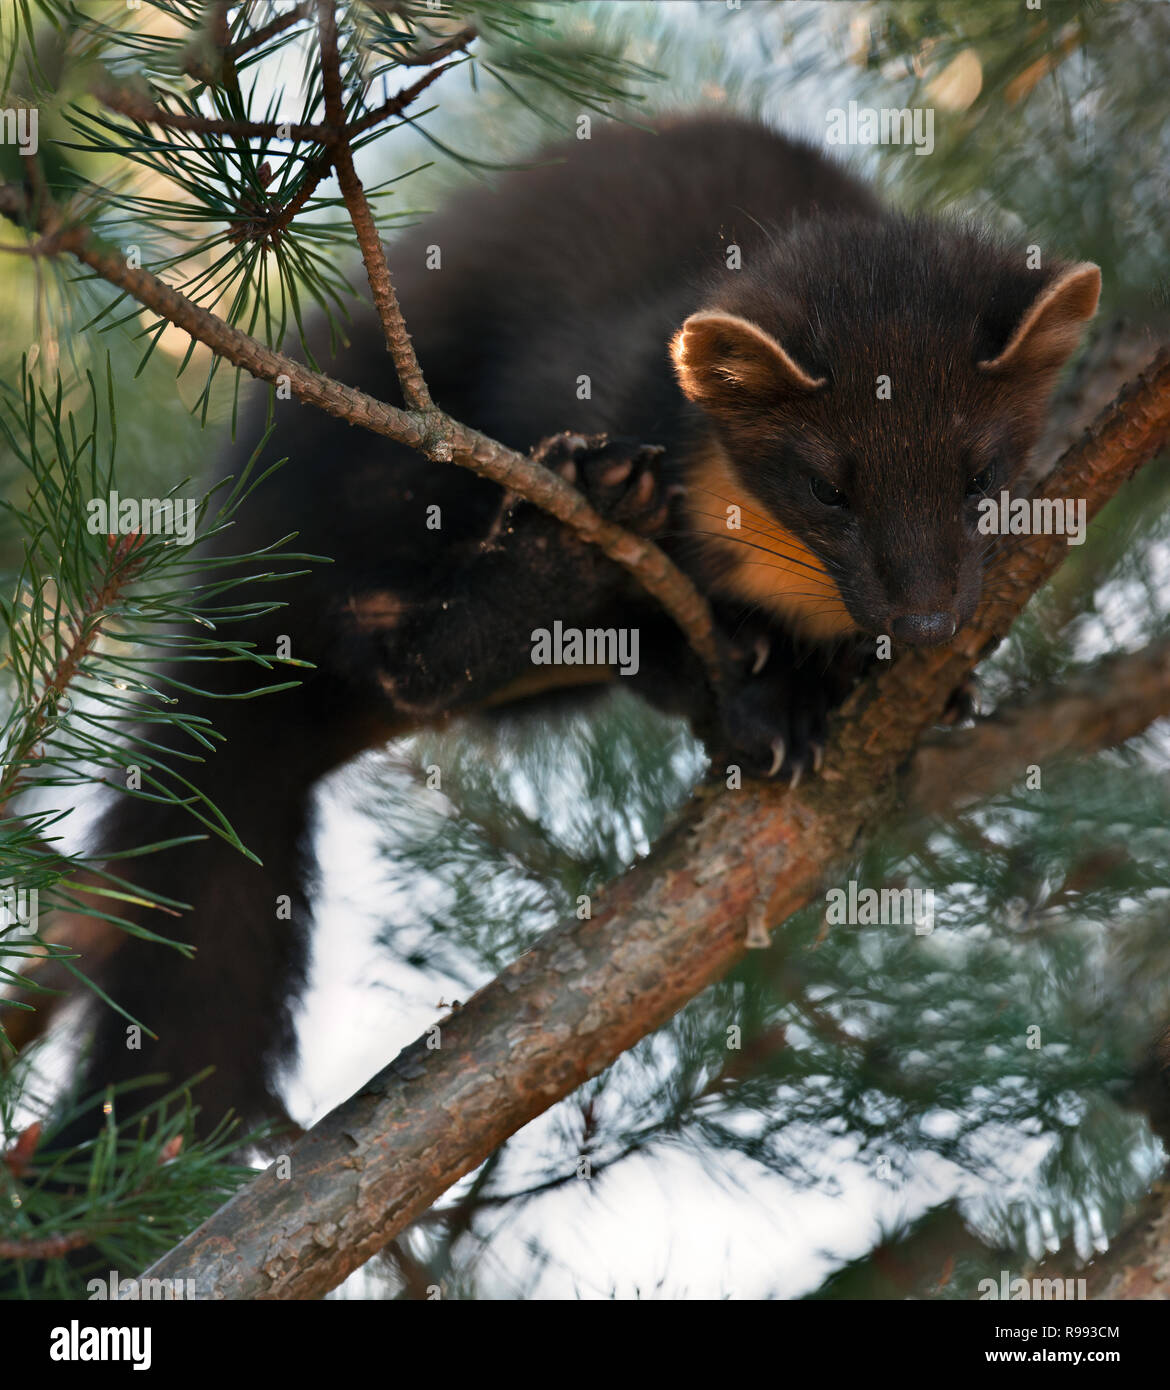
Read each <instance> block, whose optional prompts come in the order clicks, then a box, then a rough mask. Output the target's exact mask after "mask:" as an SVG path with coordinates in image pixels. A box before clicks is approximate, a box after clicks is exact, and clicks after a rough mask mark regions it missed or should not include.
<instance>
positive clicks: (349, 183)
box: [317, 0, 435, 411]
mask: <svg viewBox="0 0 1170 1390" xmlns="http://www.w3.org/2000/svg"><path fill="white" fill-rule="evenodd" d="M317 25H318V33H319V35H320V54H321V78H322V84H323V87H324V91H325V119H326V120H327V121H328V122H329V124H330V126H331V127H332V128H333V129H334V130H335V131H336V132H337V136H336V138H335V139H334V141H333V144H332V146H331V149H330V153H331V156H332V159H333V167H334V168H335V169H336V170H337V181H338V184H339V185H340V187H341V193H342V197H344V199H345V206H346V208H347V209H348V210H349V218H350V221H351V222H352V223H353V229H354V233H355V234H356V236H357V240H358V245H359V246H360V247H361V252H362V260H363V261H364V262H365V266H366V276H367V278H368V279H369V282H370V293H371V294H372V295H373V297H374V307H375V308H376V309H377V311H378V317H379V318H380V319H381V321H382V331H383V333H384V334H385V335H386V347H387V349H388V350H389V352H390V356H391V358H392V359H393V361H394V370H395V372H396V374H397V376H398V384H399V386H400V387H401V388H402V397H403V399H404V400H405V401H406V404H407V405H408V406H409V407H410V408H411V409H412V410H418V411H430V410H433V409H434V408H435V403H434V401H432V400H431V393H430V391H429V390H428V389H427V384H426V380H425V379H424V377H423V374H422V368H421V367H420V366H419V362H418V357H417V356H416V355H415V351H414V345H413V343H412V342H411V341H410V334H409V333H408V332H407V331H406V321H405V320H404V319H403V317H402V310H401V308H400V307H399V305H398V296H397V295H396V294H395V293H394V285H393V282H392V281H391V279H390V267H389V265H388V264H387V263H386V252H385V250H384V248H383V246H382V239H381V237H380V236H379V235H378V228H377V226H376V224H375V222H374V214H373V213H372V212H371V211H370V204H369V202H368V200H367V198H366V193H365V189H364V188H363V187H362V183H361V180H360V179H359V178H358V174H357V169H356V168H355V167H354V162H353V152H352V150H351V149H350V146H349V139H348V137H347V135H346V133H345V119H344V104H343V99H342V90H341V59H340V55H339V54H338V51H337V13H336V9H335V7H334V4H333V0H318V5H317Z"/></svg>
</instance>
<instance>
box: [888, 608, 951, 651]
mask: <svg viewBox="0 0 1170 1390" xmlns="http://www.w3.org/2000/svg"><path fill="white" fill-rule="evenodd" d="M956 626H957V624H956V622H955V615H954V614H953V613H907V614H905V615H904V616H903V617H901V618H895V619H894V621H893V623H892V624H891V629H892V631H893V634H894V641H895V642H909V643H910V644H911V645H912V646H915V647H936V646H938V644H939V643H940V642H949V641H950V640H951V638H952V637H953V636H954V635H955V628H956Z"/></svg>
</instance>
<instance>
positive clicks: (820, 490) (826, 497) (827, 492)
mask: <svg viewBox="0 0 1170 1390" xmlns="http://www.w3.org/2000/svg"><path fill="white" fill-rule="evenodd" d="M808 486H809V491H810V492H811V493H812V495H813V496H814V497H815V498H816V499H817V501H818V502H821V503H823V504H824V505H825V506H826V507H844V506H845V505H846V503H847V502H848V500H849V499H848V498H847V497H846V496H845V494H844V493H843V492H842V491H841V489H840V488H837V487H834V486H833V484H832V483H827V482H825V480H824V478H818V477H817V476H816V475H815V474H814V475H813V476H812V477H811V478H810V479H809V480H808Z"/></svg>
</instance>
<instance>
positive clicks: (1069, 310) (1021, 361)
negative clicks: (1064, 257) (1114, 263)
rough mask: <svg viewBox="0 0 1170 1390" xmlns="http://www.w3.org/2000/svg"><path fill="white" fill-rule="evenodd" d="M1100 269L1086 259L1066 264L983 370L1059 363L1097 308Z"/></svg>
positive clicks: (1035, 368) (1044, 367)
mask: <svg viewBox="0 0 1170 1390" xmlns="http://www.w3.org/2000/svg"><path fill="white" fill-rule="evenodd" d="M1100 296H1101V272H1100V270H1098V269H1097V267H1096V266H1095V265H1091V264H1090V263H1089V262H1088V261H1081V262H1080V263H1079V264H1077V265H1070V266H1066V267H1065V268H1064V269H1063V270H1062V271H1060V272H1059V273H1058V274H1057V275H1056V277H1055V278H1054V279H1053V280H1051V281H1050V282H1049V283H1048V284H1047V285H1045V287H1044V288H1043V289H1042V290H1041V291H1040V293H1039V294H1038V295H1037V296H1036V298H1035V299H1034V300H1033V301H1032V303H1031V304H1030V305H1029V306H1028V308H1027V310H1026V311H1025V313H1024V317H1023V318H1022V319H1021V320H1020V321H1019V323H1018V324H1017V325H1016V329H1015V332H1014V333H1013V334H1012V336H1011V337H1010V338H1009V339H1008V342H1007V346H1006V347H1005V348H1004V350H1003V351H1002V352H1001V353H1000V354H999V355H998V357H993V358H991V359H990V360H988V361H985V362H980V363H979V369H980V371H984V372H1008V371H1021V372H1043V371H1050V370H1051V369H1052V368H1054V367H1059V366H1061V365H1062V364H1063V363H1064V362H1065V361H1066V360H1067V359H1068V357H1069V356H1071V354H1072V352H1073V349H1074V348H1075V347H1076V345H1077V343H1078V342H1080V338H1081V325H1082V324H1083V323H1084V322H1085V320H1086V319H1091V318H1092V317H1093V315H1094V314H1095V313H1096V312H1097V300H1098V299H1099V298H1100Z"/></svg>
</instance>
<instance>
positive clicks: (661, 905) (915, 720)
mask: <svg viewBox="0 0 1170 1390" xmlns="http://www.w3.org/2000/svg"><path fill="white" fill-rule="evenodd" d="M1168 437H1170V350H1166V351H1163V352H1162V353H1161V354H1159V356H1158V357H1157V358H1156V359H1155V360H1154V362H1153V363H1151V364H1150V367H1149V369H1148V371H1147V372H1146V373H1145V374H1144V375H1143V377H1142V378H1140V379H1139V380H1138V381H1136V382H1134V383H1132V384H1131V385H1130V386H1129V387H1127V388H1126V389H1125V390H1124V391H1123V392H1122V393H1121V394H1120V395H1119V397H1118V398H1117V400H1116V401H1115V402H1114V403H1113V404H1112V405H1111V406H1110V407H1109V408H1108V409H1107V410H1106V411H1105V412H1103V413H1102V415H1101V416H1100V417H1099V418H1098V420H1097V422H1096V424H1095V426H1094V428H1093V429H1092V430H1091V431H1090V432H1089V433H1088V434H1087V435H1086V436H1085V438H1084V439H1083V440H1082V441H1081V442H1080V443H1079V444H1078V445H1076V446H1074V448H1073V449H1071V450H1070V451H1069V452H1068V453H1067V454H1066V456H1065V457H1064V459H1063V460H1062V463H1061V466H1060V467H1059V468H1058V469H1057V470H1056V472H1055V473H1054V474H1053V475H1052V477H1051V478H1050V479H1049V480H1048V481H1047V483H1046V485H1045V488H1044V489H1043V491H1044V493H1045V495H1051V496H1074V497H1084V498H1085V499H1086V502H1087V506H1088V512H1089V515H1090V516H1091V515H1093V514H1095V513H1096V512H1097V511H1098V510H1099V509H1100V507H1101V506H1102V505H1104V503H1105V502H1106V501H1107V500H1108V499H1109V497H1111V496H1112V495H1113V494H1114V493H1115V492H1116V491H1117V489H1118V488H1119V487H1120V486H1121V485H1122V483H1123V482H1124V481H1125V480H1126V479H1127V478H1128V477H1129V476H1131V475H1132V474H1133V473H1134V472H1135V471H1136V470H1137V469H1138V468H1139V467H1140V466H1141V465H1142V464H1143V463H1144V462H1146V461H1147V460H1148V459H1149V458H1150V457H1152V456H1153V454H1154V453H1155V452H1156V451H1157V450H1158V449H1159V448H1160V447H1161V446H1162V445H1163V444H1164V443H1165V441H1166V439H1167V438H1168ZM1064 548H1065V543H1064V538H1063V537H1058V536H1051V535H1048V536H1044V535H1040V536H1028V537H1014V538H1011V540H1010V541H1009V542H1008V543H1007V544H1006V545H1005V546H1004V548H1003V550H1002V551H1001V552H1000V554H999V555H998V557H997V558H996V560H995V561H994V562H993V565H992V568H991V571H990V573H989V582H988V592H987V596H986V598H985V600H984V602H983V604H982V605H981V608H980V611H979V613H978V614H977V615H976V619H975V621H974V623H973V624H972V625H971V626H970V628H968V629H967V630H966V631H965V632H964V633H962V634H960V636H959V638H957V639H956V641H955V642H954V643H953V644H952V645H951V646H950V647H948V648H941V649H932V650H918V651H913V652H910V653H908V654H907V655H905V656H903V657H901V658H899V659H898V660H897V661H896V662H895V663H894V664H893V665H892V667H891V668H890V669H889V670H888V671H886V672H884V673H883V674H881V675H880V676H878V677H877V678H876V679H873V680H870V681H868V682H866V683H865V685H864V686H862V687H861V688H859V690H858V691H857V692H856V693H855V695H854V696H853V697H852V698H851V699H850V701H849V702H848V705H847V706H846V709H845V710H844V711H843V713H842V715H841V717H840V719H839V721H838V725H837V728H836V731H835V734H834V737H833V739H832V740H831V743H830V747H829V750H828V752H827V754H826V762H825V774H826V775H825V776H824V777H823V778H822V779H820V780H818V781H817V782H815V783H813V784H811V785H806V786H804V787H802V788H801V789H800V791H799V792H796V793H792V792H786V791H783V790H781V789H778V788H776V787H773V786H764V785H748V786H745V787H743V788H742V789H740V790H737V791H734V792H722V791H710V790H708V791H707V792H706V793H705V794H703V795H700V796H699V797H697V798H696V799H695V801H694V802H692V804H691V805H690V806H689V807H688V808H687V809H686V811H685V812H684V814H683V815H682V817H681V819H680V821H679V823H678V824H677V825H676V826H675V827H674V829H673V830H672V831H671V832H670V833H669V834H668V835H666V836H665V837H664V838H663V840H662V841H661V842H660V843H659V844H658V845H657V846H656V848H655V850H654V851H653V852H652V854H651V855H650V856H649V857H648V858H647V859H645V860H643V861H642V862H641V863H639V864H638V865H637V866H635V867H634V868H633V869H632V870H631V871H630V872H629V873H628V874H626V875H625V877H623V878H622V879H620V880H619V881H618V882H616V883H615V884H613V885H612V886H611V887H610V888H608V889H607V890H606V891H605V893H604V894H602V895H600V896H599V898H598V899H597V900H596V901H595V903H594V905H593V906H594V915H593V917H592V919H591V920H589V921H584V922H577V921H568V922H565V923H562V924H561V925H559V926H557V927H555V928H554V929H553V930H551V931H550V932H548V933H546V934H545V936H543V937H542V938H541V939H540V940H539V941H538V942H537V943H536V945H535V946H534V947H533V948H532V949H531V950H530V951H528V952H526V953H525V954H524V955H523V956H522V957H521V958H520V959H519V960H517V961H516V962H515V963H514V964H513V965H511V966H510V967H509V968H508V969H507V970H505V971H504V972H503V973H502V974H501V975H500V976H499V977H498V978H497V979H496V980H495V981H493V982H492V983H491V984H490V985H488V986H486V987H485V988H484V989H482V990H480V991H479V992H478V993H477V994H476V995H475V996H474V997H473V998H472V999H471V1000H470V1001H469V1002H468V1003H467V1004H466V1005H464V1006H463V1007H462V1008H461V1009H459V1010H458V1012H456V1013H455V1014H454V1015H452V1016H451V1017H450V1018H449V1019H446V1020H444V1021H442V1022H441V1024H440V1026H439V1033H438V1035H437V1038H438V1042H439V1044H440V1045H439V1046H438V1047H434V1046H433V1040H432V1039H429V1038H428V1037H423V1038H419V1039H418V1040H416V1041H415V1042H414V1043H412V1044H411V1045H410V1046H409V1047H407V1048H406V1049H404V1051H403V1052H402V1053H400V1055H399V1056H398V1057H397V1058H396V1059H395V1061H394V1062H392V1063H391V1064H390V1065H389V1066H388V1067H386V1068H385V1069H384V1070H383V1071H381V1072H380V1073H379V1074H378V1075H377V1076H375V1077H374V1078H372V1080H371V1081H370V1082H369V1083H368V1084H367V1085H366V1086H364V1087H363V1088H362V1089H361V1090H360V1091H359V1092H358V1093H357V1094H356V1095H354V1096H352V1097H351V1098H350V1099H349V1100H347V1101H345V1102H344V1103H343V1104H342V1105H340V1106H338V1107H337V1108H336V1109H335V1110H333V1111H332V1112H331V1113H330V1114H329V1115H327V1116H326V1117H325V1118H324V1119H323V1120H321V1121H320V1122H319V1123H318V1124H317V1125H316V1126H314V1128H313V1129H312V1130H311V1131H310V1132H309V1133H308V1134H307V1135H306V1136H305V1137H304V1138H303V1139H302V1140H300V1142H299V1143H297V1144H296V1145H294V1146H293V1148H292V1150H291V1153H290V1160H291V1177H290V1178H288V1179H282V1178H281V1177H280V1176H278V1171H279V1170H278V1168H277V1167H273V1168H271V1169H269V1170H268V1171H267V1172H265V1173H263V1174H261V1175H260V1176H259V1177H258V1178H257V1179H256V1180H255V1181H254V1182H253V1183H252V1184H250V1185H249V1186H248V1187H247V1188H245V1189H244V1190H243V1191H242V1192H240V1193H238V1194H237V1195H236V1196H235V1197H234V1198H233V1199H232V1200H231V1201H230V1202H228V1203H227V1204H226V1205H225V1206H224V1207H222V1208H221V1209H220V1210H219V1211H218V1212H217V1213H216V1214H215V1215H214V1216H212V1217H211V1218H210V1219H209V1220H208V1221H206V1222H205V1223H204V1224H203V1225H202V1226H201V1227H200V1228H199V1229H198V1230H196V1231H195V1232H193V1233H192V1235H191V1236H189V1237H188V1238H187V1239H186V1240H185V1241H184V1242H182V1244H181V1245H179V1246H177V1247H176V1248H175V1249H174V1250H173V1251H171V1252H169V1253H168V1254H167V1255H166V1256H164V1257H163V1258H162V1259H161V1260H160V1261H158V1262H157V1263H156V1264H155V1265H154V1266H153V1267H152V1269H151V1270H150V1271H149V1274H150V1275H151V1276H152V1277H156V1278H177V1277H182V1278H191V1279H194V1280H195V1283H196V1287H197V1288H198V1289H199V1291H200V1292H201V1293H202V1294H203V1295H204V1296H209V1297H215V1298H309V1297H314V1296H318V1295H320V1294H322V1293H324V1292H326V1291H327V1290H328V1289H330V1288H332V1287H334V1286H335V1285H336V1284H337V1283H339V1282H340V1281H341V1280H342V1279H343V1278H344V1277H345V1276H346V1275H347V1274H349V1273H350V1272H351V1271H352V1270H353V1269H355V1268H357V1267H358V1266H359V1265H360V1264H361V1263H363V1262H364V1261H365V1260H366V1259H368V1258H369V1257H370V1256H371V1255H373V1254H374V1253H375V1252H376V1251H377V1250H379V1249H380V1248H382V1247H383V1246H384V1245H386V1244H387V1243H388V1242H389V1241H390V1240H392V1239H393V1238H394V1237H395V1236H396V1235H398V1234H399V1233H400V1232H401V1231H402V1230H403V1229H404V1228H405V1227H406V1226H407V1225H409V1224H410V1222H411V1221H413V1220H414V1219H416V1218H417V1217H418V1216H420V1215H421V1214H422V1213H423V1212H424V1211H426V1209H427V1208H428V1207H429V1206H430V1205H431V1204H432V1203H433V1202H434V1201H435V1200H436V1199H437V1198H438V1197H439V1196H440V1195H441V1194H442V1193H443V1192H444V1191H445V1190H446V1189H447V1188H448V1187H450V1186H451V1184H452V1183H454V1182H455V1181H457V1179H458V1178H460V1177H462V1176H463V1175H464V1174H465V1173H467V1172H469V1171H471V1170H472V1169H473V1168H475V1167H476V1166H477V1165H478V1164H479V1163H481V1162H482V1161H483V1159H484V1158H486V1157H487V1155H488V1154H490V1153H491V1152H492V1151H493V1150H494V1149H496V1148H497V1147H498V1146H499V1145H500V1144H501V1143H502V1142H503V1141H504V1140H505V1139H507V1138H508V1137H509V1136H510V1135H511V1134H513V1133H515V1132H516V1130H518V1129H519V1128H521V1127H522V1126H523V1125H524V1124H525V1123H527V1122H528V1121H529V1120H530V1119H532V1118H533V1117H534V1116H536V1115H538V1114H540V1113H541V1112H542V1111H544V1110H546V1109H548V1108H549V1107H550V1106H551V1105H553V1104H554V1103H555V1102H556V1101H558V1100H560V1099H562V1098H563V1097H564V1096H566V1095H568V1094H569V1093H570V1092H571V1091H573V1090H574V1089H575V1088H576V1087H577V1086H579V1085H580V1084H581V1083H582V1082H583V1081H585V1080H587V1079H588V1078H589V1077H591V1076H595V1075H596V1074H597V1073H598V1072H600V1071H601V1070H602V1069H603V1068H605V1067H606V1066H608V1065H609V1064H610V1063H611V1062H613V1061H614V1060H615V1059H616V1058H617V1057H618V1056H620V1055H621V1053H622V1052H624V1051H625V1050H626V1049H627V1048H629V1047H631V1046H632V1045H633V1044H634V1043H635V1042H637V1041H638V1040H639V1039H640V1038H642V1037H645V1036H646V1035H647V1034H648V1033H650V1032H652V1031H653V1030H654V1029H656V1028H658V1027H659V1026H660V1025H661V1024H662V1023H664V1022H665V1021H666V1020H667V1019H668V1018H669V1017H671V1015H673V1014H674V1013H675V1012H677V1011H678V1010H679V1009H680V1008H681V1007H682V1006H683V1005H684V1004H685V1003H686V1002H687V1001H688V1000H689V999H691V998H693V997H694V996H695V995H696V994H698V993H699V992H700V991H701V990H702V989H703V988H705V987H706V986H707V985H708V984H709V983H711V982H712V981H713V980H715V979H717V978H719V977H720V976H721V975H723V974H724V973H725V972H726V971H727V970H728V969H729V968H730V967H731V966H732V965H734V964H735V962H736V961H738V960H739V959H740V957H741V956H742V955H743V953H744V951H745V949H746V947H747V935H748V933H749V932H754V933H757V934H758V933H759V931H760V930H761V929H763V928H765V927H767V928H771V927H774V926H775V925H776V924H778V923H780V922H783V921H784V920H785V919H786V918H787V917H788V916H789V915H790V914H791V913H792V912H794V911H796V910H797V909H798V908H799V907H801V906H803V905H804V904H805V903H807V902H808V901H809V900H810V899H811V898H812V897H813V895H814V894H815V893H816V892H817V891H818V889H819V887H820V885H821V881H822V878H823V875H824V873H825V871H826V870H827V869H828V868H829V867H830V866H831V865H832V864H833V863H834V862H835V861H837V860H839V859H840V858H841V857H842V856H843V855H844V854H845V853H846V852H848V851H849V850H850V849H851V848H852V847H853V846H854V845H855V844H856V842H857V840H858V837H859V836H860V834H861V833H862V831H863V830H864V828H865V827H866V826H867V824H870V823H872V822H873V821H874V820H875V819H876V818H877V817H878V815H879V813H881V812H883V811H886V810H888V809H890V808H891V807H892V806H893V805H894V804H895V802H896V800H897V795H898V772H899V769H900V768H901V766H902V765H903V764H904V763H905V762H906V761H907V759H908V757H909V755H910V753H911V752H912V750H913V749H914V746H915V744H916V742H917V741H918V740H919V739H920V738H921V737H922V735H923V733H924V732H925V731H926V729H927V728H928V727H929V726H930V725H931V724H932V723H933V722H934V720H935V719H936V718H937V716H938V714H939V713H940V712H941V711H942V709H943V707H944V705H945V704H946V701H947V699H948V697H949V695H950V693H951V692H952V691H953V690H954V689H955V688H956V686H957V685H959V684H961V683H962V681H963V680H964V679H965V678H966V677H967V675H968V674H969V673H970V671H971V670H972V668H973V667H974V666H975V664H976V663H977V662H978V661H979V660H980V658H981V657H982V656H984V655H985V654H986V653H987V651H988V650H990V648H991V647H993V646H994V645H995V643H996V641H997V640H998V639H999V638H1000V637H1001V636H1002V635H1003V633H1004V632H1006V631H1007V628H1008V627H1009V626H1010V623H1011V621H1012V620H1013V619H1014V617H1015V616H1016V615H1017V614H1018V613H1019V611H1020V610H1021V609H1022V608H1023V606H1024V604H1025V603H1026V602H1027V600H1028V598H1029V597H1030V595H1031V594H1032V593H1033V592H1034V591H1035V589H1036V588H1038V587H1039V585H1040V584H1041V583H1043V581H1044V580H1045V579H1046V578H1047V577H1048V575H1049V574H1051V573H1052V571H1053V570H1054V569H1055V568H1056V567H1057V565H1058V564H1059V563H1060V560H1061V558H1062V553H1063V552H1064ZM429 1044H430V1045H429Z"/></svg>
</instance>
